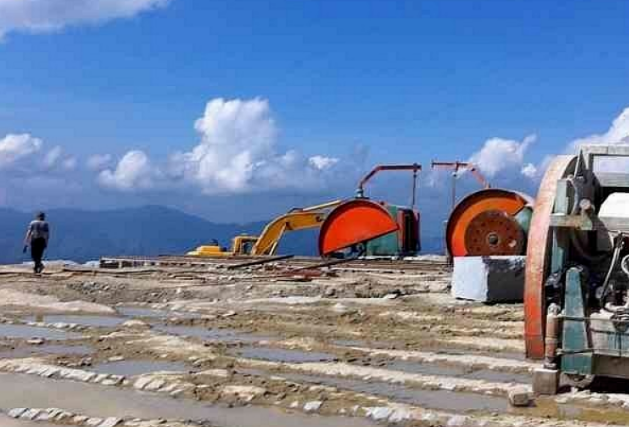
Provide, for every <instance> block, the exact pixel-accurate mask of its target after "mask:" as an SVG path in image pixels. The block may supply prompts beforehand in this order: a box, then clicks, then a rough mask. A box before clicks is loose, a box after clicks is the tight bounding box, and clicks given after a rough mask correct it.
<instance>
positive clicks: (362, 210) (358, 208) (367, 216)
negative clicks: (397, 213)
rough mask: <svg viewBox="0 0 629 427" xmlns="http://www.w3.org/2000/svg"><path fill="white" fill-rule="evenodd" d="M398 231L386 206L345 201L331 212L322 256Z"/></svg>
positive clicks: (321, 235) (322, 236)
mask: <svg viewBox="0 0 629 427" xmlns="http://www.w3.org/2000/svg"><path fill="white" fill-rule="evenodd" d="M397 230H398V225H397V223H396V221H395V219H394V218H393V217H392V216H391V214H390V213H389V211H387V210H386V209H385V208H384V206H383V205H382V204H379V203H376V202H373V201H371V200H367V199H355V200H350V201H349V202H345V203H343V204H341V205H339V206H338V207H336V208H335V209H334V210H333V211H332V212H330V213H329V215H328V216H327V218H326V219H325V221H324V223H323V224H322V225H321V232H320V233H319V254H320V255H321V256H327V255H330V254H332V253H333V252H337V251H340V250H342V249H346V248H349V247H351V246H353V245H357V244H359V243H364V242H366V241H368V240H372V239H376V238H378V237H381V236H384V235H385V234H389V233H393V232H395V231H397Z"/></svg>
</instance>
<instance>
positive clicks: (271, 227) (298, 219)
mask: <svg viewBox="0 0 629 427" xmlns="http://www.w3.org/2000/svg"><path fill="white" fill-rule="evenodd" d="M342 202H343V200H334V201H332V202H328V203H324V204H321V205H316V206H310V207H307V208H301V209H293V210H291V211H290V212H288V213H286V214H284V215H282V216H280V217H278V218H275V219H274V220H273V221H271V222H270V223H268V224H267V225H266V227H264V230H263V231H262V234H260V236H250V235H240V236H236V237H234V238H233V239H232V246H231V248H230V249H226V248H223V247H221V246H220V245H219V244H218V242H216V243H215V244H212V245H205V246H199V247H198V248H196V249H195V250H194V251H191V252H188V254H187V255H189V256H198V257H215V258H220V257H231V256H240V255H243V256H244V255H254V256H255V255H275V254H276V252H277V247H278V245H279V243H280V240H281V239H282V236H283V235H284V233H286V232H288V231H297V230H305V229H308V228H318V227H321V224H323V221H325V218H326V217H327V214H328V212H329V210H330V209H331V208H334V207H336V206H338V205H340V204H341V203H342Z"/></svg>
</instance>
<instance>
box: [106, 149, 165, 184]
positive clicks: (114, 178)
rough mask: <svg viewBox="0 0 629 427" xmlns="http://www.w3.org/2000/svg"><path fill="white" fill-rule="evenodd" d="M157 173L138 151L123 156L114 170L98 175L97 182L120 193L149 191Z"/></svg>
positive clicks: (141, 152)
mask: <svg viewBox="0 0 629 427" xmlns="http://www.w3.org/2000/svg"><path fill="white" fill-rule="evenodd" d="M158 175H159V172H158V171H157V170H156V169H155V168H153V166H152V165H151V162H150V160H149V158H148V156H147V155H146V154H145V153H144V152H143V151H139V150H134V151H129V152H128V153H127V154H125V155H124V156H123V157H122V159H120V162H118V165H117V166H116V169H115V170H111V169H106V170H104V171H102V172H101V173H100V174H99V175H98V181H99V183H100V184H101V185H103V186H104V187H107V188H111V189H115V190H120V191H133V190H137V189H150V188H153V187H154V185H155V178H156V177H157V176H158Z"/></svg>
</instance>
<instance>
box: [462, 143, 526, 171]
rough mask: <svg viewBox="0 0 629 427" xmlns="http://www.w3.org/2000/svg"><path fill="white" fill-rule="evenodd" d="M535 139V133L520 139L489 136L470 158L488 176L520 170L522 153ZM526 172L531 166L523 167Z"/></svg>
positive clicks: (522, 159) (522, 158)
mask: <svg viewBox="0 0 629 427" xmlns="http://www.w3.org/2000/svg"><path fill="white" fill-rule="evenodd" d="M536 140H537V136H536V135H529V136H527V137H526V138H524V139H523V140H522V141H516V140H512V139H503V138H490V139H488V140H487V141H485V143H484V144H483V147H482V148H481V149H480V150H479V151H478V152H476V153H474V154H473V155H472V157H471V158H470V162H472V163H474V164H475V165H476V166H478V168H479V169H480V170H481V171H482V172H483V173H484V174H485V175H487V176H488V177H489V178H493V177H494V176H496V175H497V174H499V173H500V172H502V171H509V170H514V169H515V170H520V171H522V172H524V170H523V169H522V165H523V163H524V155H525V153H526V151H527V150H528V148H529V147H530V146H531V144H532V143H534V142H535V141H536ZM524 169H526V170H527V172H528V173H530V172H531V168H528V167H525V168H524Z"/></svg>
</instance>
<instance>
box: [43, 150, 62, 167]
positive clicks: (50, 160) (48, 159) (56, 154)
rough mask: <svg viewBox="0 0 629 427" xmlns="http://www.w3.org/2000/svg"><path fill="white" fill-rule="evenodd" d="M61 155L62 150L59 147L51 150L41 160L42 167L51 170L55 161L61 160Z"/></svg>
mask: <svg viewBox="0 0 629 427" xmlns="http://www.w3.org/2000/svg"><path fill="white" fill-rule="evenodd" d="M62 154H63V150H62V149H61V147H59V146H56V147H54V148H52V149H51V150H50V151H48V152H47V153H46V155H45V156H44V160H43V164H44V167H45V168H53V167H54V166H55V165H56V164H57V161H58V160H59V159H60V158H61V155H62Z"/></svg>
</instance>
